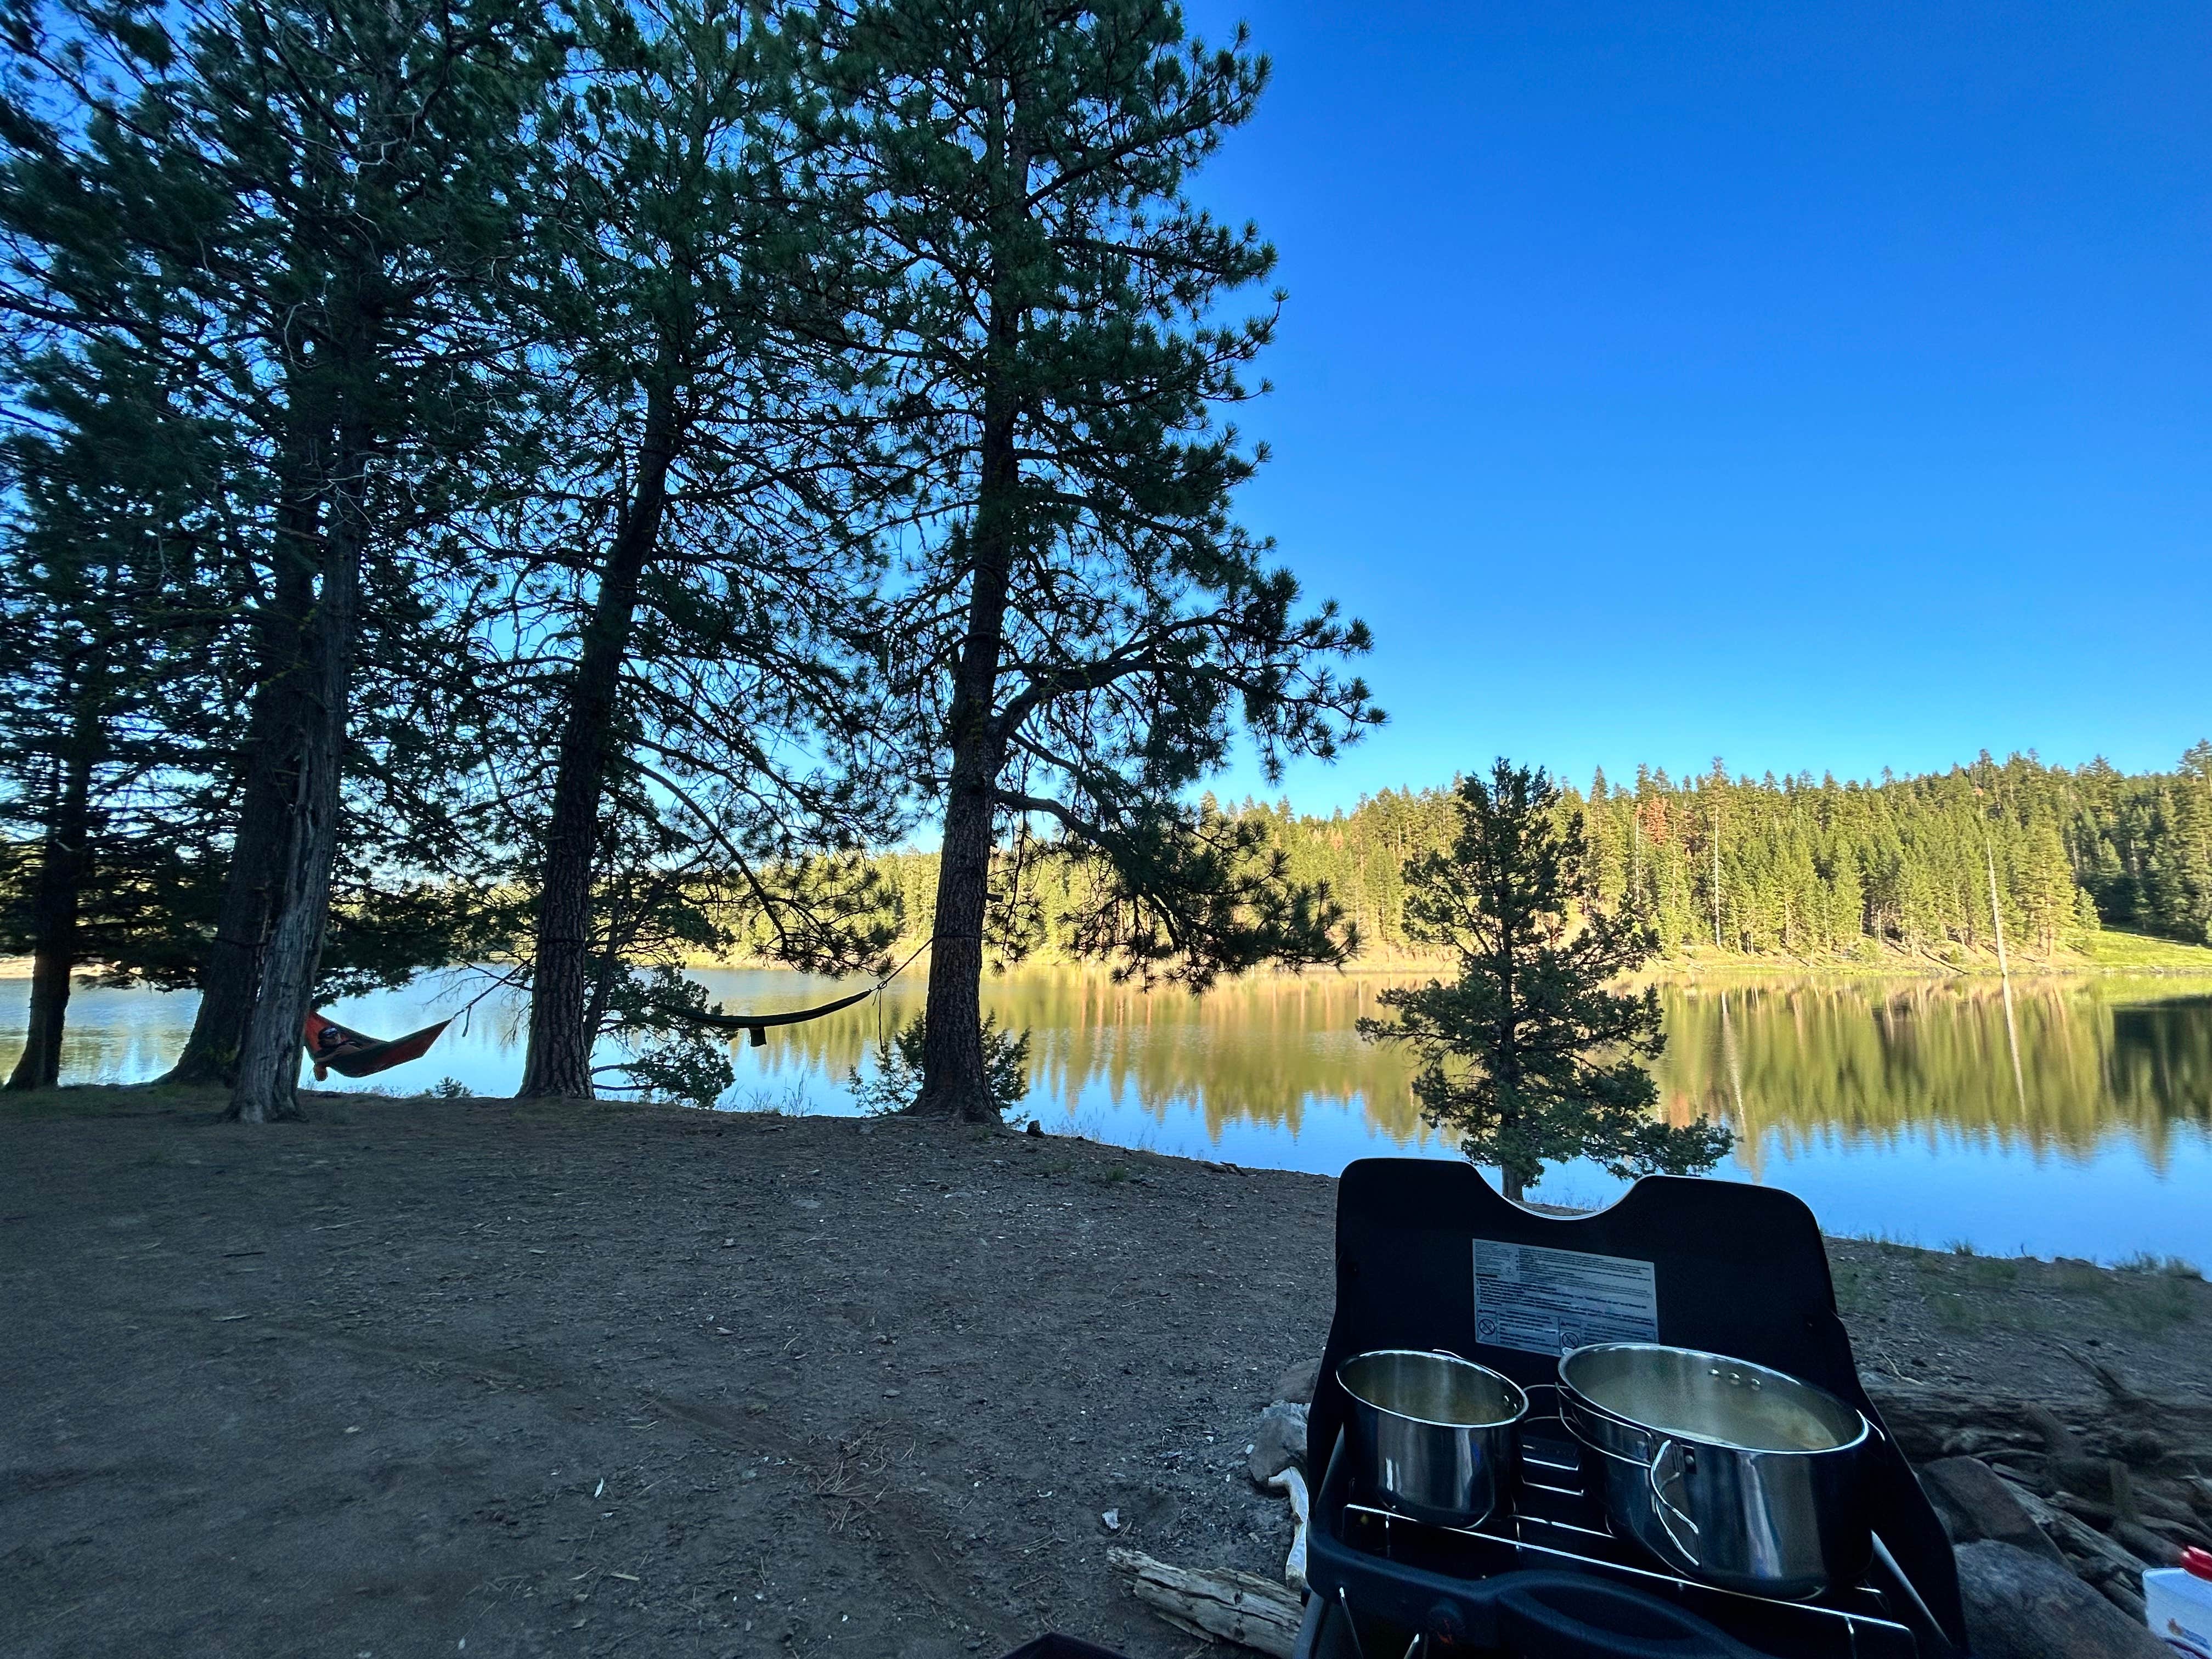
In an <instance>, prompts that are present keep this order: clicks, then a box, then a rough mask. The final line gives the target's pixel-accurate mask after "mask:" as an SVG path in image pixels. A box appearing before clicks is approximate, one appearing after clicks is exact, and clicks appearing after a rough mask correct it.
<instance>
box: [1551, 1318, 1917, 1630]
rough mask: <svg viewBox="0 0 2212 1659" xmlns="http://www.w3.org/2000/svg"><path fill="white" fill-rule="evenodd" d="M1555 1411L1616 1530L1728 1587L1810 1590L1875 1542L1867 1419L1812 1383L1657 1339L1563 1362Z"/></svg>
mask: <svg viewBox="0 0 2212 1659" xmlns="http://www.w3.org/2000/svg"><path fill="white" fill-rule="evenodd" d="M1559 1389H1560V1394H1561V1396H1562V1399H1561V1415H1562V1417H1563V1418H1564V1419H1565V1421H1566V1425H1567V1427H1568V1428H1569V1430H1570V1431H1572V1433H1573V1434H1574V1436H1575V1437H1576V1438H1577V1439H1578V1440H1580V1441H1581V1442H1582V1443H1583V1445H1584V1446H1586V1447H1587V1448H1589V1450H1590V1451H1591V1452H1592V1453H1594V1454H1595V1461H1596V1463H1597V1465H1598V1468H1599V1469H1600V1470H1601V1476H1600V1478H1601V1480H1602V1482H1603V1485H1604V1489H1605V1506H1606V1513H1607V1516H1609V1517H1610V1518H1611V1520H1612V1522H1613V1526H1614V1528H1616V1529H1617V1530H1619V1531H1620V1532H1623V1533H1626V1534H1627V1535H1628V1536H1630V1537H1632V1538H1633V1539H1635V1540H1636V1541H1638V1543H1640V1544H1642V1545H1643V1546H1644V1547H1645V1548H1646V1549H1648V1550H1650V1552H1651V1553H1653V1554H1654V1555H1656V1556H1657V1557H1658V1558H1659V1559H1661V1560H1662V1561H1664V1562H1666V1563H1667V1564H1668V1565H1669V1566H1671V1567H1673V1568H1674V1569H1675V1570H1676V1571H1680V1572H1684V1573H1686V1574H1688V1575H1690V1576H1691V1577H1695V1578H1699V1579H1702V1580H1704V1581H1705V1582H1706V1583H1713V1584H1718V1585H1721V1586H1723V1588H1726V1589H1741V1590H1749V1591H1752V1592H1753V1593H1755V1594H1758V1595H1778V1596H1800V1595H1812V1594H1814V1592H1815V1591H1818V1590H1821V1589H1826V1588H1827V1587H1828V1586H1829V1585H1831V1584H1834V1583H1843V1582H1844V1581H1847V1580H1850V1579H1856V1578H1857V1577H1859V1576H1860V1575H1861V1574H1862V1573H1863V1572H1864V1571H1865V1569H1866V1565H1867V1562H1868V1559H1869V1556H1870V1555H1871V1553H1872V1551H1873V1540H1872V1537H1871V1535H1870V1534H1869V1530H1868V1524H1867V1509H1866V1501H1865V1497H1864V1493H1863V1450H1864V1449H1865V1447H1866V1445H1867V1443H1868V1441H1869V1437H1871V1436H1872V1434H1873V1432H1874V1430H1873V1426H1872V1425H1870V1424H1869V1422H1868V1421H1867V1419H1865V1418H1864V1417H1863V1415H1861V1414H1860V1413H1858V1412H1857V1411H1856V1410H1854V1409H1853V1408H1852V1407H1850V1406H1848V1405H1846V1404H1845V1403H1844V1401H1840V1400H1838V1399H1837V1398H1836V1397H1835V1395H1832V1394H1829V1393H1827V1392H1826V1391H1825V1390H1823V1389H1816V1388H1814V1386H1813V1385H1812V1384H1811V1383H1803V1382H1800V1381H1799V1380H1798V1379H1797V1378H1796V1377H1794V1376H1789V1375H1787V1374H1786V1373H1784V1372H1782V1371H1777V1370H1768V1369H1767V1368H1766V1367H1765V1366H1764V1365H1753V1364H1749V1363H1748V1362H1747V1361H1744V1360H1741V1359H1731V1358H1729V1357H1728V1356H1726V1355H1724V1354H1716V1353H1700V1352H1697V1351H1696V1350H1694V1349H1690V1348H1670V1347H1664V1346H1660V1345H1658V1344H1656V1343H1645V1342H1610V1343H1601V1344H1598V1345H1596V1346H1591V1347H1585V1348H1577V1349H1575V1350H1574V1351H1573V1352H1571V1353H1568V1354H1566V1355H1565V1357H1563V1358H1561V1359H1560V1361H1559Z"/></svg>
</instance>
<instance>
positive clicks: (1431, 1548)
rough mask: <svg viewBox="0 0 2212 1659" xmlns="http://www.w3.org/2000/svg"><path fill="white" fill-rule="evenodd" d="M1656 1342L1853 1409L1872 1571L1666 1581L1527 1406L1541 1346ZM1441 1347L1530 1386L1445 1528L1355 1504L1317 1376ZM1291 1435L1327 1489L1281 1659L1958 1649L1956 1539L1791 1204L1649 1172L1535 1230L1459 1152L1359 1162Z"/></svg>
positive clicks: (1814, 1240) (1352, 1172)
mask: <svg viewBox="0 0 2212 1659" xmlns="http://www.w3.org/2000/svg"><path fill="white" fill-rule="evenodd" d="M1604 1341H1656V1342H1662V1343H1668V1344H1672V1345H1674V1346H1680V1347H1687V1348H1697V1349H1702V1350H1705V1351H1707V1352H1715V1353H1725V1354H1732V1355H1735V1356H1736V1357H1738V1358H1743V1359H1747V1360H1750V1361H1752V1362H1753V1363H1754V1364H1761V1365H1767V1366H1771V1367H1772V1368H1773V1369H1775V1370H1782V1371H1786V1372H1788V1373H1790V1375H1792V1376H1798V1377H1802V1378H1803V1379H1804V1380H1805V1381H1807V1382H1808V1383H1814V1384H1816V1385H1818V1386H1819V1387H1820V1388H1824V1389H1827V1390H1828V1391H1829V1392H1830V1393H1831V1394H1833V1395H1838V1396H1839V1397H1840V1398H1842V1399H1844V1400H1845V1401H1849V1402H1850V1404H1852V1405H1853V1406H1855V1407H1857V1408H1858V1409H1859V1410H1860V1411H1862V1412H1863V1413H1865V1414H1866V1416H1867V1419H1868V1420H1869V1422H1871V1423H1873V1424H1874V1425H1875V1428H1876V1430H1877V1439H1876V1443H1875V1444H1874V1445H1872V1446H1871V1447H1870V1448H1869V1455H1868V1458H1867V1462H1866V1465H1865V1468H1866V1486H1867V1492H1868V1504H1869V1519H1870V1521H1871V1523H1872V1526H1873V1529H1874V1532H1875V1550H1874V1559H1873V1563H1872V1565H1870V1567H1869V1569H1868V1571H1867V1572H1866V1574H1865V1575H1864V1577H1863V1578H1862V1579H1861V1580H1860V1581H1859V1582H1857V1583H1847V1584H1841V1585H1836V1586H1832V1587H1831V1588H1829V1589H1824V1590H1822V1591H1821V1592H1820V1594H1818V1595H1814V1596H1811V1597H1808V1598H1805V1599H1802V1600H1783V1599H1779V1598H1776V1597H1772V1596H1765V1595H1750V1594H1746V1593H1744V1592H1741V1591H1739V1590H1732V1589H1720V1588H1717V1587H1716V1586H1713V1585H1711V1584H1706V1583H1700V1582H1699V1581H1698V1580H1697V1579H1695V1578H1694V1577H1685V1576H1684V1575H1682V1574H1681V1573H1680V1572H1679V1571H1675V1570H1674V1569H1673V1568H1671V1567H1669V1566H1668V1565H1666V1564H1664V1563H1662V1561H1660V1560H1659V1559H1657V1558H1656V1557H1655V1556H1652V1555H1650V1554H1649V1553H1646V1552H1645V1551H1644V1549H1643V1548H1642V1547H1640V1546H1638V1544H1637V1543H1635V1542H1634V1541H1632V1540H1630V1539H1627V1538H1625V1537H1621V1536H1619V1535H1617V1534H1615V1533H1614V1532H1613V1529H1612V1528H1611V1527H1610V1526H1609V1525H1608V1524H1607V1519H1606V1515H1605V1510H1604V1506H1603V1504H1602V1503H1601V1501H1600V1500H1599V1498H1598V1497H1597V1495H1596V1494H1597V1493H1598V1492H1599V1490H1600V1488H1599V1486H1598V1474H1599V1472H1598V1470H1597V1469H1596V1468H1595V1467H1594V1466H1595V1462H1596V1455H1595V1453H1592V1452H1587V1451H1585V1450H1583V1448H1581V1447H1580V1446H1579V1445H1578V1444H1577V1443H1576V1441H1575V1440H1574V1439H1573V1437H1571V1436H1570V1435H1568V1434H1567V1433H1566V1431H1565V1426H1564V1425H1563V1424H1561V1423H1560V1422H1559V1419H1557V1418H1556V1416H1553V1417H1549V1418H1547V1416H1546V1408H1547V1405H1548V1404H1550V1403H1552V1402H1554V1401H1556V1400H1557V1398H1558V1396H1557V1394H1556V1392H1555V1391H1554V1390H1553V1388H1552V1386H1551V1385H1553V1383H1555V1382H1556V1378H1557V1366H1558V1361H1559V1354H1560V1353H1561V1352H1565V1350H1566V1349H1569V1348H1573V1347H1577V1346H1582V1345H1583V1344H1584V1343H1589V1342H1604ZM1376 1348H1419V1349H1438V1350H1443V1351H1446V1352H1452V1353H1455V1354H1459V1355H1461V1356H1462V1357H1464V1358H1470V1359H1474V1360H1475V1361H1477V1362H1478V1363H1480V1364H1485V1365H1487V1366H1489V1367H1491V1368H1492V1370H1498V1371H1502V1372H1504V1374H1505V1375H1506V1376H1510V1377H1512V1378H1513V1379H1514V1380H1515V1381H1516V1383H1520V1384H1521V1385H1522V1388H1524V1389H1528V1391H1529V1393H1530V1395H1531V1398H1532V1401H1533V1409H1532V1413H1531V1415H1530V1416H1529V1417H1528V1419H1524V1421H1523V1424H1522V1437H1521V1448H1522V1455H1521V1470H1520V1474H1519V1477H1518V1479H1517V1480H1516V1482H1515V1483H1514V1485H1513V1487H1512V1490H1511V1492H1510V1496H1508V1497H1507V1498H1504V1499H1502V1500H1501V1502H1500V1504H1498V1508H1497V1509H1496V1510H1494V1511H1493V1512H1492V1514H1491V1515H1490V1516H1487V1517H1486V1519H1485V1520H1483V1521H1482V1522H1480V1523H1479V1524H1476V1525H1472V1526H1457V1527H1455V1526H1443V1525H1437V1524H1434V1523H1433V1522H1429V1521H1424V1520H1419V1519H1415V1518H1413V1517H1412V1516H1407V1515H1406V1514H1403V1513H1400V1512H1398V1511H1397V1510H1394V1509H1393V1508H1392V1507H1391V1506H1390V1505H1389V1504H1388V1503H1387V1502H1385V1501H1383V1499H1382V1498H1379V1497H1378V1496H1376V1494H1374V1493H1371V1492H1367V1491H1364V1490H1363V1486H1362V1481H1361V1478H1360V1475H1359V1473H1358V1468H1357V1464H1358V1459H1357V1458H1356V1456H1355V1455H1354V1454H1353V1451H1352V1443H1351V1440H1350V1437H1349V1436H1348V1435H1347V1434H1346V1420H1345V1419H1346V1398H1345V1395H1344V1394H1343V1391H1342V1390H1341V1389H1340V1388H1339V1387H1338V1386H1337V1383H1336V1381H1335V1377H1336V1370H1337V1368H1338V1367H1339V1366H1340V1365H1341V1364H1343V1363H1344V1362H1345V1361H1346V1360H1347V1359H1349V1358H1352V1356H1353V1355H1355V1354H1359V1353H1364V1352H1369V1351H1370V1350H1372V1349H1376ZM1309 1444H1310V1446H1311V1447H1312V1448H1313V1455H1314V1457H1315V1460H1316V1462H1315V1463H1314V1468H1316V1471H1318V1472H1319V1474H1320V1476H1321V1479H1320V1485H1319V1489H1318V1491H1317V1492H1316V1495H1315V1498H1314V1503H1313V1511H1312V1523H1311V1528H1310V1534H1309V1541H1308V1565H1307V1576H1308V1579H1309V1583H1310V1586H1311V1595H1310V1598H1309V1600H1308V1602H1307V1608H1306V1618H1305V1622H1304V1629H1303V1630H1302V1632H1301V1634H1300V1637H1299V1641H1298V1646H1297V1653H1296V1659H1416V1656H1418V1659H1462V1656H1474V1655H1489V1654H1499V1655H1504V1654H1511V1655H1520V1656H1527V1659H1603V1656H1633V1659H1960V1656H1961V1655H1962V1654H1963V1652H1964V1650H1965V1646H1966V1644H1965V1632H1964V1621H1963V1619H1962V1615H1961V1613H1960V1602H1959V1588H1958V1579H1957V1576H1956V1573H1955V1571H1954V1566H1953V1563H1952V1556H1951V1546H1950V1542H1949V1541H1948V1538H1947V1537H1946V1536H1945V1534H1944V1532H1943V1529H1942V1523H1941V1522H1939V1521H1938V1520H1937V1519H1936V1513H1935V1511H1934V1510H1933V1509H1932V1508H1931V1507H1930V1506H1929V1502H1928V1500H1927V1498H1926V1497H1925V1496H1924V1495H1923V1493H1922V1492H1921V1490H1920V1486H1919V1483H1918V1481H1917V1480H1916V1479H1915V1478H1914V1476H1913V1474H1912V1471H1911V1468H1910V1466H1909V1465H1907V1463H1906V1462H1905V1459H1904V1457H1903V1455H1901V1454H1900V1453H1899V1451H1898V1449H1897V1448H1896V1445H1895V1443H1893V1441H1892V1440H1891V1439H1890V1438H1889V1437H1888V1435H1887V1431H1883V1430H1882V1429H1881V1418H1880V1416H1879V1414H1878V1413H1876V1412H1875V1408H1874V1406H1873V1404H1872V1402H1871V1401H1869V1400H1868V1398H1867V1396H1866V1391H1865V1390H1864V1389H1863V1388H1862V1387H1861V1386H1860V1384H1859V1379H1858V1371H1857V1367H1856V1366H1855V1365H1854V1364H1853V1363H1852V1359H1851V1353H1850V1341H1849V1339H1848V1338H1847V1336H1846V1335H1845V1333H1844V1327H1843V1323H1842V1322H1841V1321H1840V1320H1839V1319H1838V1317H1837V1315H1836V1307H1835V1297H1834V1291H1833V1289H1832V1285H1831V1284H1830V1281H1829V1277H1828V1262H1827V1254H1826V1250H1825V1249H1824V1248H1823V1247H1822V1244H1821V1242H1820V1229H1819V1227H1818V1225H1816V1224H1815V1222H1814V1218H1813V1214H1812V1212H1811V1211H1810V1210H1808V1209H1807V1208H1806V1206H1804V1204H1803V1203H1802V1202H1801V1201H1800V1200H1797V1199H1796V1198H1793V1197H1791V1196H1790V1194H1786V1193H1779V1192H1776V1191H1773V1190H1771V1189H1770V1188H1764V1187H1754V1186H1748V1185H1745V1184H1742V1183H1740V1182H1722V1181H1706V1180H1685V1179H1681V1178H1679V1177H1671V1176H1648V1177H1646V1178H1645V1179H1644V1180H1642V1181H1639V1182H1637V1183H1636V1184H1635V1186H1633V1187H1632V1188H1630V1189H1629V1192H1628V1193H1627V1194H1626V1196H1625V1197H1623V1198H1622V1199H1621V1200H1620V1202H1619V1203H1617V1204H1615V1205H1613V1206H1612V1207H1611V1208H1610V1209H1607V1210H1604V1211H1601V1212H1598V1213H1596V1214H1594V1215H1588V1216H1579V1217H1572V1218H1555V1217H1551V1216H1546V1215H1540V1214H1536V1213H1534V1212H1530V1211H1528V1210H1524V1209H1522V1208H1521V1207H1520V1206H1517V1205H1515V1204H1512V1203H1510V1202H1508V1201H1507V1200H1505V1199H1504V1198H1503V1197H1501V1196H1499V1195H1498V1193H1497V1192H1495V1191H1494V1190H1492V1188H1490V1186H1489V1185H1488V1184H1487V1183H1486V1182H1484V1181H1483V1179H1482V1178H1481V1176H1479V1175H1478V1174H1477V1173H1476V1172H1475V1171H1474V1169H1473V1168H1472V1167H1470V1166H1468V1165H1467V1164H1454V1163H1446V1162H1443V1161H1440V1160H1429V1159H1420V1158H1368V1159H1364V1160H1362V1161H1360V1162H1358V1163H1356V1164H1352V1165H1351V1166H1350V1167H1349V1168H1348V1169H1346V1170H1345V1172H1344V1176H1343V1179H1342V1181H1341V1182H1340V1185H1339V1188H1338V1194H1337V1240H1336V1312H1335V1317H1334V1320H1333V1322H1331V1324H1330V1327H1329V1334H1328V1346H1327V1348H1326V1349H1325V1351H1324V1352H1323V1357H1322V1373H1321V1381H1320V1383H1319V1385H1318V1387H1317V1388H1316V1390H1315V1395H1314V1402H1313V1407H1312V1412H1311V1418H1310V1435H1309Z"/></svg>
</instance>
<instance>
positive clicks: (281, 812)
mask: <svg viewBox="0 0 2212 1659" xmlns="http://www.w3.org/2000/svg"><path fill="white" fill-rule="evenodd" d="M306 381H307V377H306V376H305V375H301V376H299V377H297V379H296V380H295V386H294V396H295V421H294V425H293V430H292V435H291V443H290V445H289V448H290V452H291V453H290V454H289V457H288V461H289V465H286V466H285V467H284V470H283V471H284V476H283V479H282V481H281V483H280V488H281V489H282V490H283V496H282V500H281V502H280V505H279V507H278V515H279V516H278V534H277V547H278V550H279V552H280V556H282V562H281V563H280V564H279V565H278V568H277V570H276V579H275V581H274V584H273V586H272V590H271V592H270V602H269V605H268V606H267V609H266V611H264V615H263V617H262V618H261V621H260V639H259V641H258V653H257V654H258V657H259V659H260V660H259V665H258V667H259V673H258V679H257V683H256V684H255V686H254V689H253V701H252V708H250V710H249V711H248V713H247V716H246V743H245V754H246V783H245V787H244V790H243V792H242V793H241V795H240V800H239V808H238V829H237V832H236V834H235V835H234V837H233V839H232V842H231V854H230V864H229V867H228V869H227V870H226V871H225V872H224V874H223V884H222V896H221V898H220V899H219V900H218V901H217V903H216V930H215V938H214V939H213V941H212V942H210V945H209V946H208V952H207V957H206V959H205V960H204V961H203V962H202V963H201V964H200V973H199V981H200V1004H199V1008H198V1010H197V1012H195V1013H194V1015H193V1016H192V1029H191V1035H190V1036H187V1037H186V1038H185V1048H184V1052H183V1053H182V1054H179V1056H178V1057H177V1063H176V1064H175V1065H174V1066H171V1067H170V1068H169V1070H168V1072H167V1073H166V1074H165V1075H163V1076H162V1077H161V1079H158V1080H159V1081H161V1082H162V1083H186V1084H218V1083H219V1084H221V1085H223V1086H224V1087H226V1088H228V1087H230V1086H232V1085H234V1084H236V1083H237V1081H238V1060H239V1054H240V1050H241V1049H243V1048H244V1047H245V1046H246V1021H247V1020H248V1018H250V1017H251V1016H252V1012H253V1002H254V998H255V996H256V995H257V994H258V990H259V987H260V969H261V960H262V949H263V946H264V943H265V941H266V939H267V938H268V933H269V921H270V900H271V895H270V878H271V875H272V873H273V872H275V870H276V867H277V866H278V864H279V863H280V862H281V860H283V855H284V848H285V846H286V842H287V839H288V837H289V833H290V822H291V821H290V812H291V808H292V795H291V789H290V787H289V772H290V757H292V756H293V755H294V754H295V752H296V751H297V749H298V746H299V744H300V741H301V733H300V729H299V727H300V722H301V719H302V718H303V717H304V716H305V715H306V714H307V711H308V708H309V706H310V697H309V693H308V690H307V687H306V686H304V685H303V684H301V680H302V677H303V675H304V674H305V673H306V671H307V658H308V654H309V651H308V635H309V630H310V629H311V627H312V625H313V616H314V605H315V581H314V577H315V564H316V559H317V553H318V544H317V529H316V518H317V514H318V512H319V502H320V499H321V492H320V490H319V488H318V487H317V486H315V485H313V484H312V483H307V481H306V480H307V465H308V458H309V457H310V456H311V455H312V453H313V449H314V448H315V447H316V442H317V435H316V434H315V432H314V431H313V427H314V425H315V424H316V421H315V411H316V410H317V409H318V407H319V400H318V399H317V398H315V397H314V396H313V394H312V392H311V389H310V388H309V386H307V384H306Z"/></svg>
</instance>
